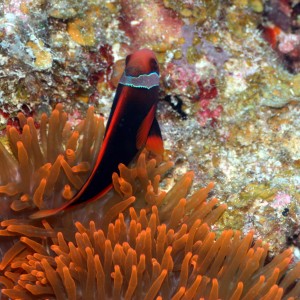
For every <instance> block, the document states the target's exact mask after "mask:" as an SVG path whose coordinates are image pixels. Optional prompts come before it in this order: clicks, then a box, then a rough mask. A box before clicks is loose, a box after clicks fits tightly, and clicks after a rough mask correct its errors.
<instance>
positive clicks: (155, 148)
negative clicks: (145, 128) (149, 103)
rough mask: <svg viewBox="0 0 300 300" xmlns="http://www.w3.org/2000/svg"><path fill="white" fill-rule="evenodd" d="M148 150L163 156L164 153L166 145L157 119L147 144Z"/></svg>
mask: <svg viewBox="0 0 300 300" xmlns="http://www.w3.org/2000/svg"><path fill="white" fill-rule="evenodd" d="M146 148H147V150H149V151H151V152H153V153H155V154H163V152H164V144H163V140H162V136H161V131H160V128H159V124H158V122H157V120H156V118H154V120H153V122H152V126H151V128H150V131H149V135H148V139H147V142H146Z"/></svg>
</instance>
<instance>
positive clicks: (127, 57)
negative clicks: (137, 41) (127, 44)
mask: <svg viewBox="0 0 300 300" xmlns="http://www.w3.org/2000/svg"><path fill="white" fill-rule="evenodd" d="M130 57H131V54H129V55H127V56H126V60H125V65H127V64H128V62H129V60H130Z"/></svg>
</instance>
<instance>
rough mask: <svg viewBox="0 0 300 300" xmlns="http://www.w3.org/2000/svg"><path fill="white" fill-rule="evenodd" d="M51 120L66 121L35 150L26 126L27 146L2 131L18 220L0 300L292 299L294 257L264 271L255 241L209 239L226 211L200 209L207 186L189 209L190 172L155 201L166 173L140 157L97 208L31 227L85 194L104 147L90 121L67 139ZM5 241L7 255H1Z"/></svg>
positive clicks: (10, 234) (226, 235) (11, 230)
mask: <svg viewBox="0 0 300 300" xmlns="http://www.w3.org/2000/svg"><path fill="white" fill-rule="evenodd" d="M53 113H54V116H55V118H56V120H61V121H59V122H56V121H51V119H52V117H53V114H52V116H51V117H50V118H49V125H47V123H48V121H46V120H44V121H42V122H41V129H40V137H39V138H38V137H37V132H36V130H35V128H34V126H33V121H32V119H30V118H29V119H27V120H26V119H25V118H24V117H23V116H21V115H20V116H19V117H20V123H21V127H22V128H23V131H22V134H19V133H18V132H16V130H15V129H12V128H9V129H8V139H9V142H10V148H11V152H12V154H13V155H14V157H15V158H17V160H16V161H15V160H14V158H13V157H12V156H11V154H10V153H9V152H8V151H7V150H6V149H5V148H4V147H3V146H1V149H2V151H1V158H0V162H1V163H2V164H5V163H6V164H10V166H13V174H11V173H9V171H8V170H7V172H4V175H0V176H2V177H1V180H2V182H5V186H6V187H4V188H2V190H1V191H2V193H6V195H7V196H6V197H4V198H2V199H1V202H0V203H1V207H4V206H5V205H7V204H6V202H9V201H10V202H11V203H12V205H11V207H12V209H14V211H13V212H12V213H11V214H10V216H11V215H13V217H14V219H8V218H7V220H3V221H2V222H1V226H2V227H3V230H2V231H1V235H2V237H1V239H3V242H1V246H0V248H1V249H2V251H3V252H6V253H5V254H4V255H3V258H2V261H1V263H0V270H1V273H0V274H1V275H0V283H1V285H2V286H3V289H2V299H7V298H10V299H54V298H55V299H66V298H67V299H174V300H175V299H210V300H213V299H232V300H234V299H247V300H248V299H264V300H266V299H270V300H271V299H272V300H273V299H298V298H299V295H300V280H299V278H300V264H297V265H296V266H294V268H293V269H292V270H290V271H287V269H288V267H289V264H290V261H291V260H292V253H291V250H289V249H288V250H285V251H284V252H282V253H281V254H279V255H278V256H276V257H275V258H273V260H271V261H270V262H268V263H267V262H266V258H267V252H268V245H266V244H263V243H262V241H260V240H258V241H256V242H253V232H250V233H248V235H246V236H245V237H241V233H240V232H238V231H236V232H233V231H232V230H226V231H223V232H222V233H221V235H220V236H219V237H216V234H215V233H214V232H212V231H211V230H210V228H209V226H210V225H211V224H213V223H215V222H216V221H217V220H218V218H219V217H220V216H221V215H222V213H223V212H224V210H225V209H226V206H225V205H218V201H217V200H216V199H211V200H210V201H207V197H208V193H209V191H210V190H211V189H212V187H213V184H209V185H208V186H207V187H206V188H203V189H201V190H199V191H196V192H195V193H193V194H192V195H191V196H189V197H187V194H188V193H189V190H190V187H191V184H192V180H193V174H192V173H191V172H189V173H187V174H185V175H184V176H183V177H182V178H181V179H180V180H179V181H178V182H177V183H176V184H175V185H174V187H173V188H172V189H171V190H170V191H168V192H164V191H161V190H160V189H159V182H160V179H161V175H162V174H164V173H165V172H166V171H167V170H168V169H170V168H171V167H172V163H170V162H164V163H159V162H158V161H157V160H156V159H154V158H152V159H151V158H149V157H148V156H149V155H148V153H147V152H142V153H141V154H140V156H139V158H138V159H137V162H136V164H135V166H134V167H130V168H128V167H126V166H124V165H122V164H120V166H119V171H120V172H119V174H116V173H114V174H113V176H112V181H113V186H114V189H113V191H111V192H110V193H108V194H107V195H106V196H105V197H103V198H101V199H100V200H99V201H95V202H92V203H88V204H85V205H81V206H78V207H77V208H75V209H72V210H67V211H65V212H64V213H63V215H60V216H58V217H52V218H49V219H48V220H47V221H46V220H42V221H36V220H29V219H28V218H27V216H28V214H30V213H32V211H34V210H37V209H40V208H45V207H47V208H48V207H51V206H52V205H57V203H58V202H59V200H60V199H62V198H65V199H66V200H63V201H67V199H69V197H70V196H67V197H63V196H61V195H64V193H65V194H68V193H71V194H73V193H74V192H75V191H76V190H77V189H78V188H80V184H82V182H83V181H84V178H86V176H87V173H88V170H89V169H90V167H89V166H90V165H91V164H92V163H93V161H94V160H95V154H96V153H97V151H98V149H99V147H100V144H101V140H102V137H103V132H104V126H103V120H102V119H100V118H97V117H95V116H94V115H93V111H92V109H89V111H88V118H87V119H88V120H89V121H87V120H85V121H83V122H82V123H80V124H79V125H78V126H77V128H76V130H77V131H74V132H72V130H71V126H70V125H67V124H68V123H67V122H66V120H67V117H66V115H65V114H64V113H63V111H62V106H58V107H57V108H56V110H54V112H53ZM89 114H90V115H89ZM43 118H44V119H45V116H44V117H42V120H43ZM43 122H44V123H43ZM51 122H54V124H55V125H53V126H54V127H52V129H51V126H52V125H51V124H53V123H51ZM89 122H90V124H92V125H87V124H89ZM26 124H27V125H26ZM98 124H102V125H101V129H99V131H98V132H97V131H96V125H98ZM47 126H48V129H47V128H46V127H47ZM57 126H58V127H59V130H58V129H57ZM89 126H91V127H93V129H88V128H89ZM51 130H53V132H52V133H51ZM90 130H91V131H90ZM29 132H30V134H29ZM76 132H77V133H76ZM99 132H100V135H101V138H98V137H97V134H99ZM89 134H90V135H89ZM74 135H75V138H74V137H73V136H74ZM28 137H30V138H28ZM72 137H73V138H72ZM72 139H73V141H74V142H71V141H72ZM39 140H40V142H39ZM47 140H48V142H47ZM51 141H54V142H53V145H52V144H51ZM61 141H62V143H61ZM83 141H84V142H83ZM40 144H41V147H40V146H39V145H40ZM61 144H62V145H63V147H60V146H59V145H61ZM36 145H38V147H37V146H36ZM86 145H88V146H86ZM24 149H25V150H24ZM50 149H51V150H50ZM67 149H72V150H73V152H72V153H70V155H69V154H67V152H69V151H67ZM24 153H27V155H25V154H24ZM24 157H25V159H24ZM26 157H27V158H26ZM58 157H59V159H58ZM68 157H72V159H69V158H68ZM90 157H91V158H90ZM55 164H57V165H58V166H55ZM25 165H26V168H25ZM78 166H80V168H81V167H82V166H84V168H83V167H82V169H81V170H83V169H84V173H83V175H82V173H81V172H79V173H77V172H76V170H77V169H76V167H78ZM53 170H55V171H53ZM66 170H70V171H66ZM1 172H2V171H1ZM25 172H28V173H30V174H31V175H32V177H26V176H25V175H26V174H27V175H28V173H26V174H25ZM53 173H55V176H54V175H51V174H53ZM12 175H14V176H15V177H11V176H12ZM11 178H15V182H16V183H12V182H11ZM28 178H32V180H30V179H28ZM53 178H54V179H53ZM58 178H59V179H58ZM74 178H76V179H74ZM49 181H50V182H53V183H51V184H52V185H51V186H50V187H51V189H50V190H51V192H49V190H48V189H49V183H48V182H49ZM66 185H69V186H70V188H66ZM41 186H42V187H41ZM47 187H48V189H47ZM8 191H12V192H8ZM61 193H62V194H61ZM36 195H38V196H36ZM24 197H26V199H25V200H24V199H23V198H24ZM3 199H5V200H3ZM5 201H6V202H5ZM23 203H26V204H23ZM16 207H20V208H22V209H20V210H19V209H16ZM4 209H5V208H4ZM74 223H75V227H76V229H74V230H72V226H73V224H74ZM73 227H74V226H73ZM18 235H21V238H20V239H19V240H18V241H17V236H18ZM4 236H5V237H4ZM8 239H12V241H11V244H12V243H13V246H11V244H9V247H5V246H4V244H5V241H6V240H8ZM6 248H9V250H7V251H6ZM297 297H298V298H297Z"/></svg>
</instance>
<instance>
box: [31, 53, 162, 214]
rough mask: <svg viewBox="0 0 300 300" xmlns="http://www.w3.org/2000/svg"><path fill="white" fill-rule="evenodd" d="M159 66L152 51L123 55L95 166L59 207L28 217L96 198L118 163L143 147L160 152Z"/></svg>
mask: <svg viewBox="0 0 300 300" xmlns="http://www.w3.org/2000/svg"><path fill="white" fill-rule="evenodd" d="M158 90H159V67H158V63H157V60H156V57H155V54H154V53H153V52H152V51H150V50H148V49H142V50H139V51H136V52H134V53H133V54H131V55H128V56H127V57H126V65H125V71H124V73H123V75H122V77H121V79H120V81H119V84H118V87H117V91H116V95H115V98H114V101H113V104H112V108H111V112H110V116H109V118H108V122H107V126H106V132H105V135H104V140H103V144H102V147H101V149H100V151H99V154H98V157H97V160H96V163H95V166H94V168H93V170H92V172H91V174H90V176H89V178H88V180H87V181H86V183H85V184H84V185H83V186H82V188H81V189H80V190H79V191H78V192H77V194H76V195H75V196H74V197H73V198H72V199H71V200H70V201H68V202H67V203H66V204H64V205H62V206H61V207H58V208H54V209H50V210H40V211H38V212H36V213H34V214H32V215H31V216H30V218H31V219H39V218H45V217H49V216H52V215H54V214H56V213H58V212H60V211H62V210H64V209H66V208H68V207H71V206H73V205H76V204H79V203H83V202H86V201H93V200H96V199H99V198H100V197H101V196H103V195H104V194H105V193H106V192H107V191H109V190H110V189H111V187H112V174H113V172H117V171H118V165H119V163H123V164H125V165H128V164H129V163H130V162H131V161H132V159H133V158H134V157H135V156H136V155H137V154H138V153H139V152H140V150H141V149H142V148H143V147H144V146H146V147H147V148H148V149H149V150H150V151H153V152H155V153H158V154H162V153H163V142H162V137H161V132H160V128H159V125H158V122H157V120H156V118H155V113H156V107H157V103H158Z"/></svg>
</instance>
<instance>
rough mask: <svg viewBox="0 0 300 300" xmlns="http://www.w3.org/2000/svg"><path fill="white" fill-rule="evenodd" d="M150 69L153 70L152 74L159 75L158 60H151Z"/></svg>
mask: <svg viewBox="0 0 300 300" xmlns="http://www.w3.org/2000/svg"><path fill="white" fill-rule="evenodd" d="M150 68H151V70H152V72H153V71H154V72H157V73H158V64H157V61H156V59H154V58H151V59H150Z"/></svg>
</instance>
